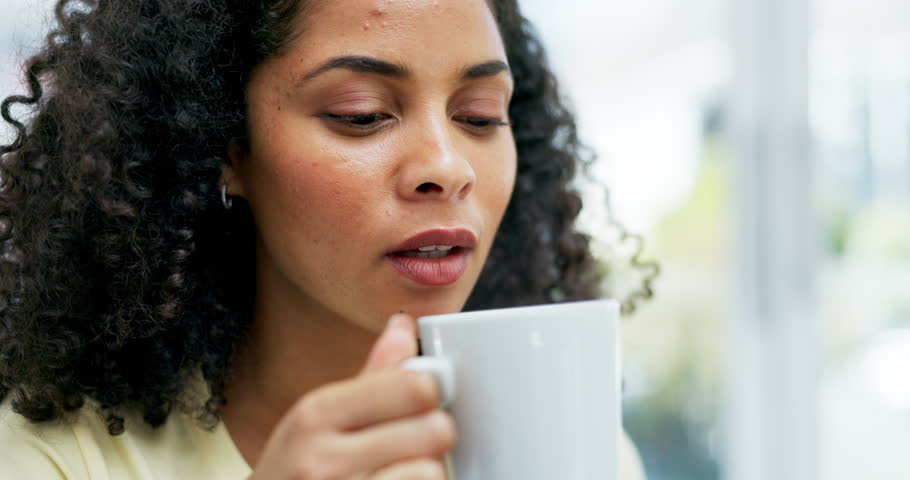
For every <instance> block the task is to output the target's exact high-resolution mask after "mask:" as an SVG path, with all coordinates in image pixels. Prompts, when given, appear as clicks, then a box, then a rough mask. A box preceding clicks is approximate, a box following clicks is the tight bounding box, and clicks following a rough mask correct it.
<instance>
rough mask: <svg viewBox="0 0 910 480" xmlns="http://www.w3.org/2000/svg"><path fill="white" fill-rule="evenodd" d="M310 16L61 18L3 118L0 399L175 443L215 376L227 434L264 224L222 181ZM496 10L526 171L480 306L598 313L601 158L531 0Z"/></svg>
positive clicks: (293, 3) (251, 11)
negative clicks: (195, 392) (585, 191)
mask: <svg viewBox="0 0 910 480" xmlns="http://www.w3.org/2000/svg"><path fill="white" fill-rule="evenodd" d="M308 3H309V1H308V0H258V1H256V0H116V1H110V0H59V1H58V2H57V4H56V9H55V16H56V25H55V27H54V30H53V31H51V32H50V34H49V35H48V36H47V41H46V45H44V47H43V48H42V49H41V50H40V52H38V53H37V55H35V56H33V57H31V58H30V59H29V60H28V61H27V64H26V71H25V76H26V80H27V85H28V94H27V95H19V96H10V97H8V98H6V99H5V101H4V102H3V103H2V117H3V119H4V120H5V121H6V122H8V123H9V124H10V125H12V126H13V127H14V128H15V131H16V136H15V140H14V141H13V142H12V143H11V144H10V145H6V146H3V147H2V148H0V400H2V399H4V398H6V397H8V396H9V397H11V402H12V406H13V409H14V410H15V411H16V412H18V413H19V414H21V415H24V416H25V417H27V418H29V419H31V420H32V421H46V420H52V419H57V418H61V417H66V416H68V414H69V413H71V412H76V411H78V410H79V409H81V408H82V407H83V405H84V404H85V401H86V399H92V400H94V401H95V402H97V405H98V406H99V409H100V411H101V413H102V415H104V418H105V419H106V422H107V425H108V430H109V431H110V433H111V434H112V435H116V434H119V433H121V432H123V430H124V416H123V414H124V413H125V412H127V411H138V412H141V414H142V416H143V419H144V421H145V422H147V423H149V424H151V425H153V426H159V425H161V424H163V423H164V422H165V421H166V418H167V416H168V415H169V414H170V412H171V411H172V410H174V409H175V408H181V409H183V408H187V407H188V404H187V403H186V402H184V400H183V396H182V393H183V392H185V391H186V389H187V388H188V385H189V384H190V382H191V381H192V377H193V374H194V372H198V371H199V370H201V372H202V375H203V378H204V379H205V381H206V383H207V384H208V386H209V388H210V389H211V396H210V397H209V398H208V399H203V401H204V403H203V401H199V402H197V405H195V406H193V408H194V409H195V410H194V411H195V412H196V413H197V414H198V418H199V420H200V421H201V422H203V423H206V424H208V425H214V424H215V423H216V422H217V421H218V412H219V408H220V407H221V406H222V405H223V404H224V401H225V399H224V395H223V392H224V389H225V386H226V384H227V383H228V382H229V381H230V375H231V360H232V357H233V355H234V354H235V352H236V350H237V349H238V348H239V346H240V345H241V343H242V342H243V341H244V339H245V337H246V335H247V333H248V331H249V326H250V323H251V319H252V304H253V281H254V280H253V279H254V274H253V273H254V257H253V248H252V247H253V232H254V224H253V218H252V216H251V214H250V210H249V208H248V206H247V205H245V204H244V202H243V201H242V200H241V201H237V202H235V207H234V208H233V209H231V210H230V211H226V210H225V209H224V208H223V207H222V205H221V202H220V198H219V195H218V190H217V185H218V181H219V177H220V165H221V164H222V163H223V162H228V161H229V159H228V158H227V155H226V151H227V145H228V144H229V143H230V142H231V141H235V140H238V139H240V140H242V139H244V136H245V134H246V125H245V121H246V116H245V112H246V105H245V99H244V89H245V86H246V83H247V80H248V78H249V76H250V72H251V70H252V69H253V68H254V67H255V66H257V65H258V64H260V63H261V62H262V61H264V60H265V59H268V58H270V57H272V56H274V55H279V54H280V53H281V52H282V51H283V49H284V48H285V47H286V45H287V44H288V42H289V40H290V39H292V38H293V36H294V35H296V34H297V32H294V31H292V22H291V21H292V19H293V18H294V16H295V15H298V14H300V12H302V11H304V10H305V8H306V7H307V4H308ZM490 4H491V7H492V8H493V10H494V14H495V16H496V18H497V21H498V24H499V27H500V33H501V35H502V38H503V41H504V44H505V47H506V51H507V54H508V60H509V63H510V65H511V68H512V71H513V74H514V78H515V86H516V89H515V93H514V97H513V99H512V102H511V105H510V108H509V114H510V118H511V120H512V122H513V125H514V126H513V131H514V136H515V142H516V144H517V148H518V171H517V180H516V185H515V189H514V193H513V195H512V198H511V202H510V205H509V207H508V210H507V212H506V214H505V217H504V219H503V222H502V224H501V227H500V231H499V234H498V236H497V238H496V240H495V244H494V246H493V248H492V250H491V253H490V256H489V259H488V261H487V263H486V266H485V269H484V271H483V273H482V274H481V277H480V280H479V283H478V285H477V286H476V288H475V289H474V291H473V294H472V296H471V297H470V299H469V301H468V304H467V307H466V308H467V309H481V308H494V307H501V306H514V305H525V304H537V303H548V302H554V301H564V300H580V299H589V298H594V297H597V296H598V293H599V280H600V279H599V275H598V271H599V270H598V269H597V268H596V265H595V262H594V260H593V259H592V256H591V253H590V249H589V238H588V237H587V236H586V235H584V234H582V233H580V232H578V231H577V230H576V229H575V226H574V223H575V218H576V216H577V215H578V213H579V210H580V209H581V200H580V198H579V195H578V194H577V193H576V192H575V190H574V189H573V187H572V186H571V182H572V180H573V178H574V176H575V174H576V170H577V169H579V168H581V167H583V166H584V164H585V163H586V162H588V160H587V158H588V156H587V155H586V154H585V153H584V150H583V148H582V147H581V145H580V143H579V140H578V137H577V135H576V128H575V123H574V119H573V115H572V114H571V112H570V111H569V109H567V108H566V106H565V104H564V103H563V101H562V100H561V98H560V94H559V91H558V89H557V84H556V81H555V79H554V76H553V74H552V73H551V71H550V70H549V68H548V67H547V60H546V58H545V52H544V49H543V48H542V47H541V44H540V42H539V41H538V39H537V37H536V35H535V33H534V31H533V29H532V27H531V26H530V24H529V23H528V22H527V20H526V19H525V18H524V17H522V16H521V14H520V13H519V11H518V7H517V4H516V0H491V1H490ZM300 34H302V35H305V32H302V33H300ZM16 105H19V106H23V105H24V106H27V107H29V108H30V111H29V112H28V114H27V118H26V119H21V120H20V119H17V118H14V117H13V115H12V113H11V108H12V107H14V106H16ZM238 200H240V199H238ZM506 247H508V248H506Z"/></svg>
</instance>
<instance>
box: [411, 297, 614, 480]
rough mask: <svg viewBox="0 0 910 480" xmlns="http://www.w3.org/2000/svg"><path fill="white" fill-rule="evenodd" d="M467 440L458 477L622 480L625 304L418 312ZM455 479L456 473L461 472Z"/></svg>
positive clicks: (426, 361) (427, 349)
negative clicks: (621, 323)
mask: <svg viewBox="0 0 910 480" xmlns="http://www.w3.org/2000/svg"><path fill="white" fill-rule="evenodd" d="M418 323H419V326H420V341H421V346H422V349H423V354H424V356H421V357H415V358H412V359H409V360H407V361H406V362H405V363H404V365H403V367H404V368H409V369H414V370H422V371H427V372H430V373H432V374H433V375H434V376H435V377H436V378H437V381H438V382H439V384H440V388H441V391H442V394H443V399H444V400H443V402H444V403H443V407H444V408H447V409H448V410H450V411H451V413H452V416H453V417H454V419H455V424H456V427H457V431H458V443H457V445H456V447H455V449H454V450H453V451H452V453H451V456H450V459H449V468H450V478H451V479H452V480H617V479H618V478H619V465H618V455H617V452H618V447H619V433H620V409H621V406H620V377H621V375H620V350H619V349H620V346H619V345H620V344H619V306H618V304H617V303H616V302H615V301H613V300H595V301H587V302H572V303H561V304H551V305H540V306H532V307H517V308H506V309H498V310H484V311H475V312H463V313H453V314H447V315H433V316H427V317H421V318H420V319H418ZM453 477H454V478H453Z"/></svg>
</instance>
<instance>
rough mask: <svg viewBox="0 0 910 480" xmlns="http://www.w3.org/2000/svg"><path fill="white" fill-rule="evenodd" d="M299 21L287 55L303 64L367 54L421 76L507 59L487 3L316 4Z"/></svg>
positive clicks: (373, 0)
mask: <svg viewBox="0 0 910 480" xmlns="http://www.w3.org/2000/svg"><path fill="white" fill-rule="evenodd" d="M297 22H298V23H297V25H296V26H297V28H298V29H299V31H301V32H302V34H301V35H299V36H298V37H297V38H296V39H295V40H294V42H293V43H292V44H291V45H290V49H289V52H288V53H289V54H291V55H294V56H296V57H298V60H299V61H300V62H301V63H306V62H308V61H312V62H319V61H321V60H324V59H325V58H327V57H331V56H336V55H344V54H352V53H354V54H368V55H374V56H377V57H380V58H385V59H389V60H393V61H398V62H399V63H403V64H409V65H411V66H412V67H413V68H414V70H415V71H418V72H419V70H422V69H423V68H421V64H423V67H424V68H426V69H428V70H432V69H434V68H443V67H444V65H446V64H448V65H451V64H469V63H476V62H477V61H486V60H492V59H501V60H505V58H506V56H505V49H504V47H503V45H502V40H501V38H500V36H499V31H498V28H497V26H496V21H495V19H494V17H493V13H492V11H491V10H490V7H489V6H488V5H487V2H486V0H316V1H315V2H314V3H313V4H311V6H310V8H309V9H307V10H306V12H305V14H304V15H302V16H301V18H299V19H297Z"/></svg>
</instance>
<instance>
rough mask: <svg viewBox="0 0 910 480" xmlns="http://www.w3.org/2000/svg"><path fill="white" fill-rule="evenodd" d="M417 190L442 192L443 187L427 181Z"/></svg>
mask: <svg viewBox="0 0 910 480" xmlns="http://www.w3.org/2000/svg"><path fill="white" fill-rule="evenodd" d="M417 191H418V192H420V193H427V192H441V191H442V187H440V186H439V185H436V184H435V183H430V182H426V183H421V184H420V186H419V187H417Z"/></svg>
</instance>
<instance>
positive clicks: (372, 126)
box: [323, 113, 511, 133]
mask: <svg viewBox="0 0 910 480" xmlns="http://www.w3.org/2000/svg"><path fill="white" fill-rule="evenodd" d="M323 117H325V118H327V119H328V120H331V121H332V122H335V123H338V124H341V125H343V126H345V127H348V128H351V129H354V130H360V131H363V132H370V131H373V130H378V129H380V128H382V126H381V125H378V126H377V122H378V121H382V120H388V119H390V118H392V116H391V115H386V114H384V113H367V114H362V115H335V114H332V113H326V114H324V115H323ZM367 119H372V120H373V121H372V122H370V123H369V124H368V125H365V124H358V123H357V122H358V121H363V120H367ZM452 119H453V120H455V121H458V122H462V123H464V124H466V125H467V126H468V128H471V129H472V130H475V131H480V132H482V133H483V132H489V131H492V129H494V128H498V127H508V126H510V125H511V124H510V123H509V122H505V121H502V120H500V119H498V118H488V117H471V116H467V115H459V116H456V117H452ZM478 123H480V125H478Z"/></svg>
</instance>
